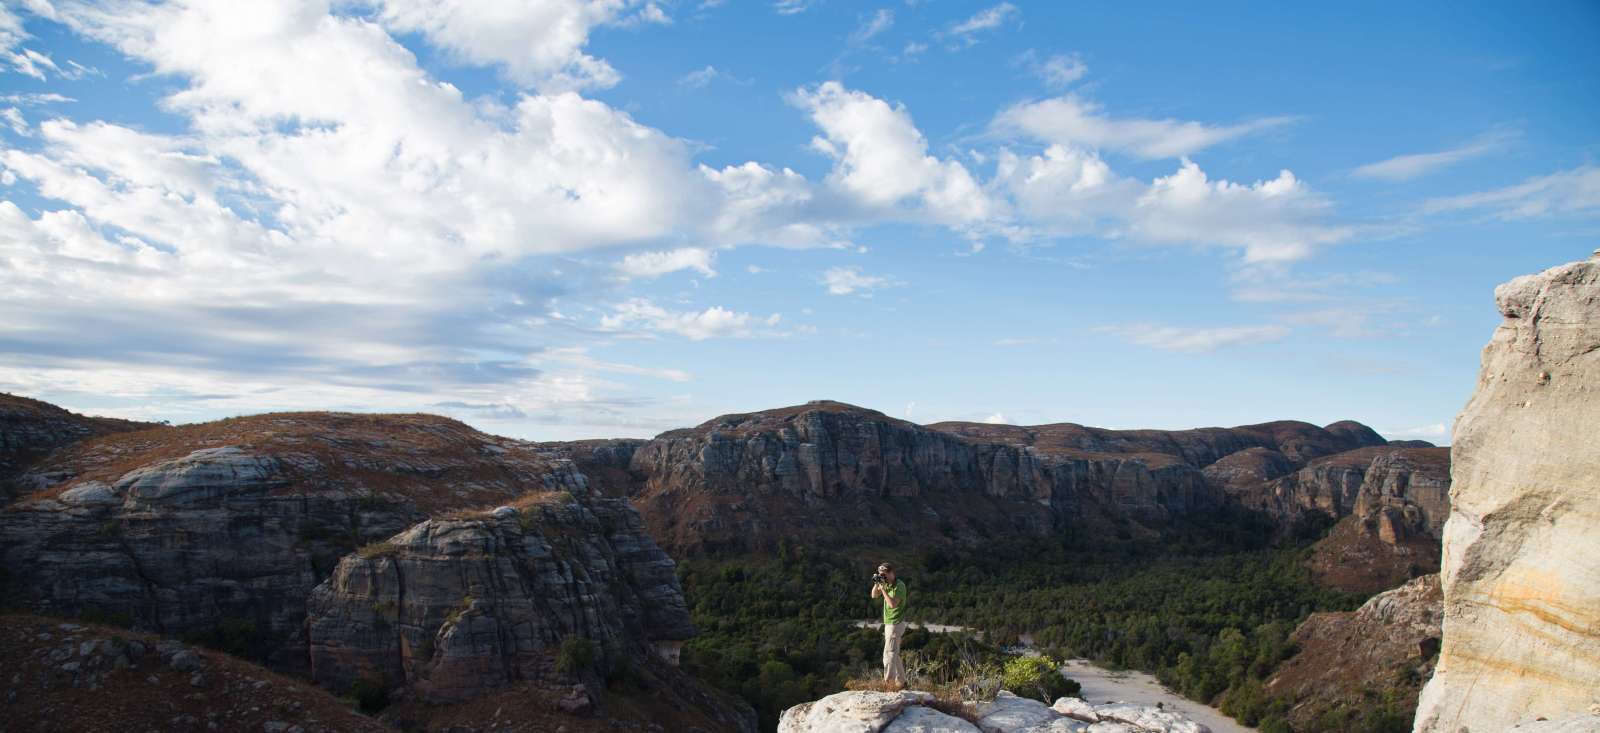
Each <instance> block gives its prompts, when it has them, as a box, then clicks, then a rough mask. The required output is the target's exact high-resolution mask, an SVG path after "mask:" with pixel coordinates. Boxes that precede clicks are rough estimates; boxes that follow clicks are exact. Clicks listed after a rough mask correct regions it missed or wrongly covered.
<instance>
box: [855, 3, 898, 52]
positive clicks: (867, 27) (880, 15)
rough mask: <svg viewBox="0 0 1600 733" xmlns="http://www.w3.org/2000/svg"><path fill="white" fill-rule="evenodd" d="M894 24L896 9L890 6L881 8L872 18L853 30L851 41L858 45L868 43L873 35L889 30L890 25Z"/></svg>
mask: <svg viewBox="0 0 1600 733" xmlns="http://www.w3.org/2000/svg"><path fill="white" fill-rule="evenodd" d="M893 25H894V11H893V10H890V9H888V8H879V9H878V12H876V13H873V14H872V17H871V18H868V19H866V20H865V21H863V22H862V23H861V25H860V26H859V27H857V28H856V29H855V31H853V32H851V34H850V43H852V44H856V45H859V44H862V43H866V42H867V41H868V40H871V39H872V37H873V36H876V35H878V34H879V33H882V32H884V31H886V30H889V27H890V26H893Z"/></svg>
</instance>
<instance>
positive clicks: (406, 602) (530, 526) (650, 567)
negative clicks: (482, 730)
mask: <svg viewBox="0 0 1600 733" xmlns="http://www.w3.org/2000/svg"><path fill="white" fill-rule="evenodd" d="M673 570H674V564H673V562H672V560H671V559H669V558H667V556H666V555H665V554H664V553H662V552H661V550H660V549H659V548H658V547H656V545H655V544H654V543H651V542H649V540H648V539H647V538H645V537H644V531H643V527H642V525H641V523H640V521H639V516H638V514H637V513H636V512H634V511H633V510H632V509H631V508H630V507H628V506H627V503H626V502H625V501H622V500H617V499H588V498H580V497H575V496H572V495H569V494H555V495H540V496H535V497H531V498H529V499H524V500H522V501H519V502H517V504H516V505H513V506H503V507H500V508H498V509H495V510H494V511H492V512H484V513H473V514H466V515H462V516H459V517H457V518H447V519H431V520H428V521H425V522H422V523H421V524H418V525H417V526H415V527H412V528H410V529H408V530H406V531H404V532H402V533H400V534H398V535H396V536H394V537H392V538H390V539H388V540H386V541H384V542H382V543H379V544H377V545H373V546H370V547H367V548H363V549H362V550H359V551H357V552H356V553H355V554H352V555H349V556H346V557H345V558H344V559H343V560H341V561H340V563H339V567H338V568H337V569H336V570H335V571H334V573H333V575H332V576H331V577H329V578H328V579H327V580H326V581H324V582H323V583H322V584H321V585H319V586H317V588H316V589H315V590H314V591H312V594H311V601H310V604H309V610H308V615H307V628H308V630H309V632H308V637H309V642H310V650H311V651H310V655H311V665H312V676H313V678H314V679H316V680H317V681H318V682H319V683H321V684H323V685H324V686H326V687H329V688H330V689H346V688H349V687H350V686H351V685H352V684H353V683H355V682H356V681H357V680H363V679H365V680H384V681H387V683H388V684H389V685H392V686H397V687H404V688H406V689H407V691H408V692H410V693H413V694H415V695H416V696H417V697H418V698H419V699H420V700H422V701H425V702H430V703H439V702H459V701H463V700H470V699H473V698H477V697H482V696H484V695H487V694H489V693H492V692H495V691H497V690H500V689H503V688H506V687H508V686H510V685H511V684H513V683H515V682H518V681H522V680H531V681H536V682H543V683H546V686H547V687H548V686H550V685H555V684H561V683H568V684H570V683H578V684H584V683H587V687H586V688H583V689H582V690H581V691H580V692H579V693H576V694H579V695H581V696H582V699H581V700H576V699H575V701H574V703H573V704H578V705H580V706H583V707H587V706H588V705H589V704H590V703H592V702H598V700H595V699H591V698H598V697H599V695H598V693H599V690H600V689H601V688H602V686H603V685H602V684H597V681H599V680H602V679H604V678H605V677H606V676H607V671H608V670H615V669H621V668H625V667H626V668H629V669H633V668H637V671H639V672H644V671H649V672H650V674H651V675H652V676H653V677H654V678H655V679H656V681H657V685H656V689H658V690H659V691H661V692H663V693H670V694H675V695H679V696H686V697H691V698H692V697H696V696H698V697H702V698H705V697H709V695H708V693H706V692H705V691H703V690H700V689H699V688H698V687H697V686H696V685H695V684H694V683H692V681H690V680H688V679H687V678H685V677H684V676H683V675H681V674H678V673H676V672H675V670H673V669H672V668H671V667H672V664H671V662H672V661H675V660H669V659H667V657H671V656H672V655H671V654H670V652H671V651H673V650H675V649H676V646H677V645H678V644H680V643H681V642H682V641H683V640H684V639H688V638H689V637H691V636H693V634H694V627H693V625H692V624H691V623H690V621H689V612H688V609H687V606H686V605H685V603H684V598H683V593H682V590H681V589H680V588H679V586H678V581H677V578H676V577H675V576H674V573H673ZM564 642H565V643H567V644H569V645H570V644H574V643H576V644H578V645H580V646H582V647H583V648H585V649H587V650H588V653H587V654H585V655H584V656H586V657H587V660H586V661H582V662H581V664H577V666H576V667H574V668H570V669H558V659H557V652H558V649H560V648H561V647H562V645H563V643H564ZM701 702H702V704H703V703H704V701H701ZM719 712H722V713H725V714H724V715H723V720H722V721H721V725H720V726H719V727H722V728H725V729H728V730H734V729H738V728H741V727H747V726H744V725H743V723H744V721H743V719H742V716H741V715H740V714H737V713H736V712H735V711H733V710H731V709H730V710H726V711H719Z"/></svg>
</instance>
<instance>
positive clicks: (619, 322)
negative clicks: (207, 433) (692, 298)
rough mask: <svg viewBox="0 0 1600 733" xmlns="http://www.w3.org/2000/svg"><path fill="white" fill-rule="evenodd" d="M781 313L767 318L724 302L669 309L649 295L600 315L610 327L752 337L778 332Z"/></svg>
mask: <svg viewBox="0 0 1600 733" xmlns="http://www.w3.org/2000/svg"><path fill="white" fill-rule="evenodd" d="M779 320H781V316H780V315H779V314H777V313H773V314H772V315H770V316H767V317H766V318H760V317H758V316H753V315H751V314H749V313H739V312H735V311H731V310H728V309H727V308H723V307H722V306H717V305H714V306H711V307H710V308H707V309H705V310H702V311H692V310H691V311H669V310H667V309H665V308H662V307H661V306H658V305H656V304H655V303H653V302H651V301H649V300H648V299H645V298H631V299H629V300H626V301H623V302H621V303H618V304H616V305H615V306H613V312H612V313H610V314H608V315H606V316H603V317H602V318H601V319H600V327H601V328H602V329H604V330H607V331H630V332H635V333H639V334H643V335H654V334H658V333H669V334H676V335H679V336H683V337H685V338H688V339H690V340H693V341H703V340H705V339H709V338H749V337H752V336H762V335H768V336H770V335H775V332H774V331H773V330H772V329H773V328H774V327H776V326H777V325H778V322H779Z"/></svg>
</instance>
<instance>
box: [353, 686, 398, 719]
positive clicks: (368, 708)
mask: <svg viewBox="0 0 1600 733" xmlns="http://www.w3.org/2000/svg"><path fill="white" fill-rule="evenodd" d="M350 698H351V699H352V700H354V701H355V703H356V705H357V706H358V707H360V708H361V712H363V713H366V714H368V715H373V714H375V713H377V712H379V711H381V710H383V709H384V708H386V707H389V686H388V685H387V684H384V681H383V680H382V679H381V678H373V677H362V678H361V679H358V680H356V681H355V682H352V683H350Z"/></svg>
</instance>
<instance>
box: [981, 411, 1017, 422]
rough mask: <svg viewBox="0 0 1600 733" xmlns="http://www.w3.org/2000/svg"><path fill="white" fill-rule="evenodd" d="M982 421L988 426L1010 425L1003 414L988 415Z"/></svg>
mask: <svg viewBox="0 0 1600 733" xmlns="http://www.w3.org/2000/svg"><path fill="white" fill-rule="evenodd" d="M983 421H984V422H986V423H988V424H990V425H1009V424H1011V423H1010V421H1008V420H1006V416H1005V415H1004V414H1002V413H998V412H996V413H994V414H993V415H990V416H988V417H986V418H984V419H983Z"/></svg>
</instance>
